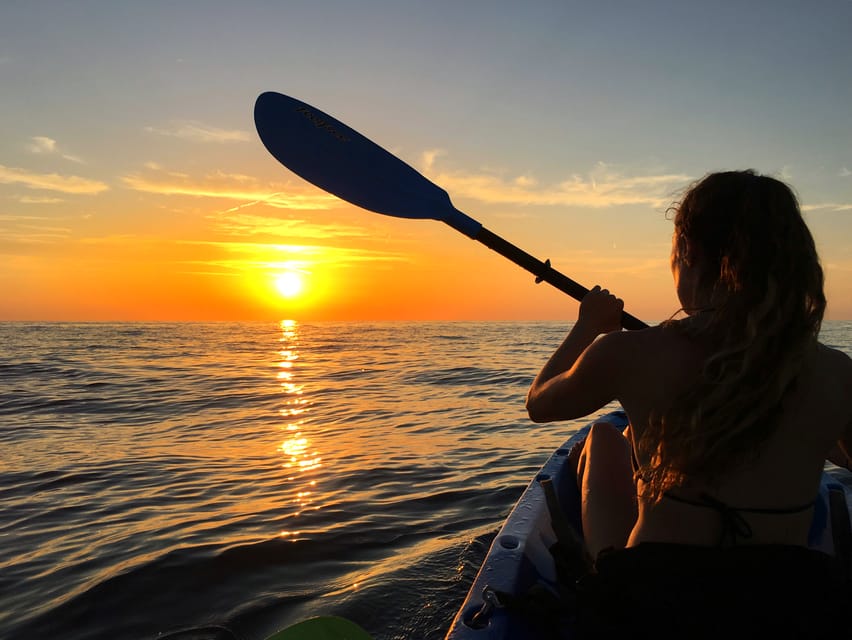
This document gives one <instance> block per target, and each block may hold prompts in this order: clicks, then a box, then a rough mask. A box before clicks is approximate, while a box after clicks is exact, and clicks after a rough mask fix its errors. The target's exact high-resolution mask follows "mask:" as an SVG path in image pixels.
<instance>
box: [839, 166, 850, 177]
mask: <svg viewBox="0 0 852 640" xmlns="http://www.w3.org/2000/svg"><path fill="white" fill-rule="evenodd" d="M849 176H852V171H850V170H849V169H848V168H847V167H842V168H841V169H840V177H841V178H848V177H849Z"/></svg>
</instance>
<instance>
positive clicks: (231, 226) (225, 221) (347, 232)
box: [215, 210, 370, 240]
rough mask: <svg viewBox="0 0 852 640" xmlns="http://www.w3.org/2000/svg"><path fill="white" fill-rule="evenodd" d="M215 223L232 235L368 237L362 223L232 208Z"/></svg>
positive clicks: (303, 237) (304, 237)
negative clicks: (311, 219) (283, 217)
mask: <svg viewBox="0 0 852 640" xmlns="http://www.w3.org/2000/svg"><path fill="white" fill-rule="evenodd" d="M215 219H216V222H217V226H218V227H219V228H220V229H221V230H223V231H224V232H226V233H228V234H230V235H233V236H257V235H266V236H280V237H286V238H290V239H299V240H309V239H313V240H327V239H334V238H368V237H370V232H369V230H367V229H364V228H362V227H354V226H347V225H340V224H334V225H332V224H317V223H315V222H308V221H306V220H292V219H289V220H281V219H279V218H272V217H266V216H259V215H252V214H246V213H241V212H239V213H236V214H234V213H233V210H230V211H227V212H224V213H221V214H218V215H217V216H216V217H215Z"/></svg>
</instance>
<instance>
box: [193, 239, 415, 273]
mask: <svg viewBox="0 0 852 640" xmlns="http://www.w3.org/2000/svg"><path fill="white" fill-rule="evenodd" d="M181 244H192V245H204V246H211V247H217V248H220V249H222V250H223V251H224V252H225V253H226V254H230V255H232V256H233V257H227V256H223V257H220V258H211V259H207V260H195V261H184V262H185V263H186V264H196V265H204V266H206V267H215V268H219V269H226V270H229V271H231V272H234V271H255V270H258V269H262V270H278V269H281V268H283V267H284V265H285V264H286V266H287V268H291V269H292V268H297V269H304V268H311V269H313V268H316V267H317V266H321V265H325V266H335V267H345V266H347V265H352V264H356V263H364V262H405V261H408V260H410V256H408V255H406V254H404V253H395V252H388V251H375V250H371V249H355V248H349V247H333V246H327V245H311V244H270V243H255V242H217V241H206V240H189V241H184V242H182V243H181Z"/></svg>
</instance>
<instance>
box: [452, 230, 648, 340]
mask: <svg viewBox="0 0 852 640" xmlns="http://www.w3.org/2000/svg"><path fill="white" fill-rule="evenodd" d="M447 224H449V225H450V226H452V224H451V223H450V222H447ZM473 239H474V240H477V241H478V242H481V243H482V244H484V245H485V246H486V247H488V248H489V249H493V250H494V251H496V252H497V253H499V254H500V255H501V256H503V257H505V258H508V259H509V260H511V261H512V262H514V263H515V264H516V265H518V266H520V267H523V268H524V269H526V270H527V271H529V272H530V273H532V274H533V275H535V276H536V282H547V283H548V284H551V285H553V286H554V287H556V288H557V289H559V290H560V291H562V292H563V293H567V294H568V295H569V296H571V297H572V298H574V299H575V300H582V299H583V296H585V295H586V294H587V293H588V292H589V290H588V289H586V287H584V286H583V285H581V284H580V283H578V282H575V281H574V280H572V279H571V278H569V277H568V276H566V275H564V274H562V273H560V272H559V271H557V270H556V269H554V268H553V267H551V266H550V261H549V260H548V261H546V262H542V261H541V260H539V259H538V258H535V257H534V256H531V255H530V254H528V253H527V252H526V251H524V250H523V249H520V248H519V247H516V246H515V245H513V244H512V243H511V242H508V241H507V240H504V239H503V238H501V237H500V236H498V235H497V234H495V233H492V232H491V231H489V230H488V229H486V228H485V227H482V228H480V230H479V232H478V233H477V234H476V235H475V236H474V237H473ZM621 326H622V327H624V328H625V329H646V328H647V327H648V325H647V324H645V323H644V322H642V321H641V320H639V318H636V317H635V316H632V315H630V314H629V313H627V312H626V311H622V312H621Z"/></svg>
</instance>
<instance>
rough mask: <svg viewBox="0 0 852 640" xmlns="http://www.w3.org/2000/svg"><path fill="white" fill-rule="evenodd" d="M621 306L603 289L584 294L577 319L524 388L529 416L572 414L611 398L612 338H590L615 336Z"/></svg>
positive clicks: (592, 408) (541, 419)
mask: <svg viewBox="0 0 852 640" xmlns="http://www.w3.org/2000/svg"><path fill="white" fill-rule="evenodd" d="M623 308H624V302H622V301H621V300H620V299H619V298H616V297H615V296H614V295H612V294H610V293H609V291H607V290H606V289H603V290H601V288H600V287H595V288H594V289H592V290H591V291H589V293H588V294H586V296H585V297H584V298H583V301H582V303H581V304H580V312H579V315H578V317H577V322H576V323H575V324H574V326H573V327H572V329H571V331H570V332H569V333H568V336H567V337H566V338H565V340H564V341H563V342H562V344H561V345H560V346H559V348H558V349H556V351H555V352H554V354H553V355H552V356H551V357H550V359H549V360H548V361H547V363H546V364H545V365H544V367H543V368H542V370H541V371H540V372H539V374H538V375H537V376H536V377H535V380H533V383H532V385H531V386H530V390H529V392H528V394H527V402H526V407H527V412H528V413H529V416H530V419H531V420H533V421H534V422H550V421H553V420H569V419H571V418H578V417H581V416H584V415H588V414H589V413H591V412H592V411H595V410H596V409H599V408H600V407H602V406H603V405H605V404H606V403H608V402H610V401H611V400H613V398H614V388H613V386H612V385H611V384H610V383H611V382H612V379H613V373H614V372H615V370H617V368H616V366H615V365H616V360H615V356H616V355H617V348H616V346H617V345H616V344H615V343H617V342H618V341H617V340H616V341H615V343H614V341H613V340H608V341H607V340H603V339H601V340H598V341H597V342H596V338H597V337H598V336H599V335H601V334H604V333H606V334H611V335H612V336H613V337H615V336H617V335H618V333H613V332H619V331H620V329H621V311H622V309H623ZM607 337H609V336H607Z"/></svg>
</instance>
